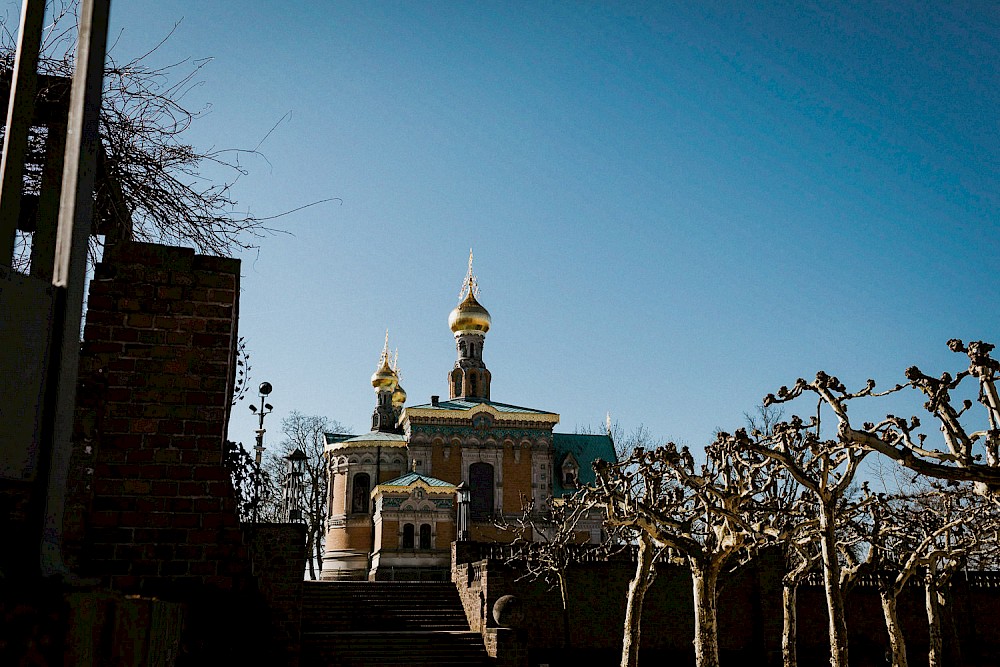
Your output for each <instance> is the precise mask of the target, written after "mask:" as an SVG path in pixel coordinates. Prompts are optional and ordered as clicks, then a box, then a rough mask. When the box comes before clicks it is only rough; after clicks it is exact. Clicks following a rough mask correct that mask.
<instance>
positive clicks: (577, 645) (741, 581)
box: [452, 543, 1000, 666]
mask: <svg viewBox="0 0 1000 667" xmlns="http://www.w3.org/2000/svg"><path fill="white" fill-rule="evenodd" d="M466 547H467V545H463V544H462V543H456V547H455V550H454V552H453V553H454V558H455V559H456V560H453V563H457V564H456V565H453V568H452V577H453V580H454V581H455V584H456V587H457V588H458V591H459V596H460V598H461V600H462V604H463V606H464V607H465V611H466V616H467V618H468V619H469V624H470V626H471V627H472V629H473V630H475V631H477V632H481V633H483V635H484V641H487V642H489V641H490V637H491V635H490V632H491V631H492V630H493V629H494V628H495V627H496V623H495V621H494V620H493V618H492V614H491V610H492V609H493V605H494V604H495V603H496V600H498V599H499V598H500V597H502V596H504V595H508V594H513V595H516V596H517V597H518V598H520V600H521V608H522V609H523V610H524V613H525V621H524V625H523V630H522V633H523V636H524V641H525V643H526V645H527V646H528V653H529V663H528V664H532V665H535V664H543V663H544V664H550V665H553V666H554V665H563V664H565V665H571V664H578V663H579V661H581V660H584V658H585V659H586V662H587V664H595V665H617V664H618V660H619V657H620V649H621V641H622V630H623V624H624V617H625V604H626V600H625V596H626V591H627V587H628V582H629V580H630V579H631V577H632V575H633V573H634V564H633V563H630V562H624V561H619V562H604V563H583V564H579V565H576V566H574V567H573V568H571V570H570V573H569V577H568V579H569V599H570V604H569V608H570V646H571V648H570V649H569V650H567V649H564V648H563V647H562V622H561V619H562V607H561V604H560V600H559V591H558V589H557V588H553V587H550V586H548V585H547V584H545V583H541V582H530V581H526V580H524V579H521V578H520V574H521V573H520V572H519V571H518V570H516V569H512V568H511V567H509V566H507V565H505V564H503V563H502V562H500V561H496V560H490V559H482V560H471V559H469V556H474V555H475V552H476V549H474V548H472V549H468V548H466ZM463 559H465V560H466V561H467V562H462V561H463ZM994 579H996V580H994ZM950 603H951V604H950V609H949V612H948V614H947V617H946V619H945V621H944V623H943V628H944V633H945V644H946V654H947V657H948V658H949V664H968V665H997V664H1000V628H998V627H997V625H996V624H995V623H993V622H992V619H993V617H994V616H995V615H996V610H997V609H1000V575H997V573H981V574H970V575H968V582H967V581H966V579H965V576H964V575H961V576H960V577H959V578H958V580H956V582H955V584H954V586H953V589H952V593H951V595H950ZM847 609H848V631H849V635H850V650H851V664H852V665H854V664H857V665H882V664H885V663H884V656H885V651H886V648H887V646H888V644H887V639H886V634H885V623H884V620H883V617H882V611H881V607H880V603H879V598H878V593H877V591H876V590H875V589H873V588H870V587H866V586H858V587H855V588H854V589H853V590H852V592H851V594H850V596H849V598H848V605H847ZM718 610H719V618H718V620H719V644H720V654H721V658H722V661H723V664H729V663H732V664H761V665H767V664H772V665H780V664H781V629H782V611H781V563H780V560H777V559H774V558H773V557H772V556H765V557H762V558H761V559H759V560H758V561H757V562H756V563H755V564H753V565H750V566H748V567H746V568H744V569H742V570H741V571H739V572H738V573H736V574H735V575H731V576H728V577H725V578H724V579H723V581H721V582H720V586H719V602H718ZM899 613H900V620H901V623H902V625H903V631H904V633H905V636H906V638H907V648H908V654H909V658H910V664H911V665H914V666H916V665H921V664H924V665H926V664H927V626H926V618H925V616H924V607H923V588H922V587H921V586H920V585H914V586H912V587H909V588H907V590H906V591H904V594H903V596H902V598H901V599H900V605H899ZM798 614H799V618H798V621H799V626H798V627H799V641H798V649H799V658H800V660H799V664H802V665H819V664H825V663H826V662H828V660H829V645H828V641H827V618H826V603H825V599H824V595H823V589H822V587H821V586H818V585H804V586H802V587H801V588H800V590H799V597H798ZM693 639H694V608H693V604H692V593H691V576H690V574H689V573H688V571H687V570H686V569H685V568H682V567H677V566H668V565H659V566H658V567H657V575H656V579H655V581H654V582H653V585H652V586H651V588H650V590H649V591H648V593H647V595H646V601H645V605H644V607H643V616H642V657H643V660H645V661H650V660H651V661H663V663H664V664H673V661H677V664H694V662H693V661H694V651H693V648H692V641H693Z"/></svg>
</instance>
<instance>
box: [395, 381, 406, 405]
mask: <svg viewBox="0 0 1000 667" xmlns="http://www.w3.org/2000/svg"><path fill="white" fill-rule="evenodd" d="M403 403H406V391H404V390H403V387H402V386H400V385H398V384H397V385H396V389H395V390H393V392H392V404H393V405H402V404H403Z"/></svg>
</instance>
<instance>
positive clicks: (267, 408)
mask: <svg viewBox="0 0 1000 667" xmlns="http://www.w3.org/2000/svg"><path fill="white" fill-rule="evenodd" d="M272 389H273V387H271V383H270V382H261V383H260V387H259V388H258V390H257V391H258V393H259V394H260V409H258V408H257V406H256V405H251V406H250V412H252V413H254V414H255V415H257V420H258V421H257V447H256V450H257V453H256V455H255V456H254V465H255V467H256V471H255V472H256V475H254V484H253V522H254V523H257V521H258V520H259V519H260V475H261V467H260V464H261V460H262V459H263V456H264V433H266V432H267V431H266V429H265V428H264V417H266V416H267V415H269V414H271V412H272V411H274V406H273V405H271V404H270V403H265V402H264V399H265V397H267V395H268V394H270V393H271V390H272Z"/></svg>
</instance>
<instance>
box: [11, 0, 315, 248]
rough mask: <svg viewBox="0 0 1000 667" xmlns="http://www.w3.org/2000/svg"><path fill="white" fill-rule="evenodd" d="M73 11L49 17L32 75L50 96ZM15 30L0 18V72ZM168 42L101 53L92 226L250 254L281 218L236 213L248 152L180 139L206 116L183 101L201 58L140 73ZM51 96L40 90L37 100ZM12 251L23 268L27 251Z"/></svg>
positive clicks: (72, 28)
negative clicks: (128, 54) (95, 220)
mask: <svg viewBox="0 0 1000 667" xmlns="http://www.w3.org/2000/svg"><path fill="white" fill-rule="evenodd" d="M77 5H78V1H77V0H63V1H57V2H56V3H55V5H54V7H53V8H52V23H51V24H50V25H49V27H48V28H47V31H46V34H45V37H44V41H43V45H42V53H41V55H40V57H39V62H38V70H39V72H40V73H41V74H43V75H48V77H49V79H48V80H49V81H53V82H54V83H53V87H54V88H65V87H66V84H65V82H67V81H68V79H69V78H70V77H71V76H72V73H73V69H74V65H75V63H74V60H75V48H76V44H75V36H76V34H77V24H76V20H77ZM17 26H18V17H17V16H10V15H7V16H4V17H0V68H3V69H8V70H9V69H11V67H12V65H13V62H14V54H15V52H16V48H17V35H16V30H17ZM168 38H169V35H168V36H167V37H166V38H164V40H162V41H161V42H160V43H159V44H157V45H155V46H154V47H153V48H152V49H151V50H150V51H148V52H147V53H144V54H142V55H139V56H138V57H135V58H132V59H130V60H128V61H125V62H121V61H118V60H116V59H115V57H114V54H113V48H112V49H110V50H109V54H108V56H107V60H106V65H105V73H104V91H103V98H102V99H103V101H102V107H101V113H100V134H101V142H102V145H103V148H104V151H103V154H102V155H100V156H99V157H100V160H99V162H100V165H99V166H100V169H99V173H98V181H97V184H96V188H95V190H96V196H97V198H98V202H99V203H101V204H102V206H100V207H99V208H101V209H103V215H104V216H105V219H104V220H102V221H101V222H102V225H101V226H102V227H103V230H104V232H106V234H107V237H106V238H107V240H108V242H109V243H110V242H113V241H115V240H130V239H132V240H138V241H154V242H161V243H168V244H180V245H186V246H191V247H194V248H195V249H197V250H199V251H200V252H204V253H209V254H215V255H229V254H231V253H233V252H234V251H237V250H240V249H246V248H252V247H255V246H254V244H255V241H256V239H259V238H261V237H262V236H264V235H268V234H271V233H274V232H275V231H277V230H275V229H273V228H270V227H269V226H268V224H267V223H268V221H269V220H273V219H275V218H277V217H280V216H281V215H284V214H285V213H281V214H278V215H273V216H265V217H260V216H257V215H254V214H252V213H250V212H249V211H247V210H239V209H238V208H237V202H236V200H235V198H234V196H233V192H232V189H233V185H234V184H235V183H236V181H237V180H238V179H239V178H240V177H241V176H242V175H244V174H246V173H247V170H246V165H245V163H246V161H247V159H248V158H249V157H251V156H253V155H259V154H258V153H257V150H256V148H254V149H251V150H241V149H217V148H199V147H195V146H193V145H191V144H189V143H188V142H187V141H186V140H185V136H186V135H185V132H186V131H187V129H188V128H189V127H191V125H192V123H193V122H195V121H196V120H197V119H198V118H199V117H201V116H202V115H203V114H205V113H206V112H207V111H208V107H207V106H206V107H204V108H201V109H192V108H191V107H190V106H188V104H187V101H186V97H187V96H188V95H189V94H190V93H191V91H192V90H193V89H194V88H195V87H196V86H198V85H199V81H198V76H199V74H200V72H201V69H202V68H203V67H204V66H205V65H207V64H208V62H210V59H202V60H192V59H185V60H182V61H180V62H176V63H172V64H168V65H165V66H154V65H151V64H149V63H150V60H152V58H151V56H152V55H153V54H154V53H155V52H156V51H157V49H159V48H160V47H161V46H162V45H163V43H164V42H165V41H166V40H167V39H168ZM67 90H68V88H67ZM57 93H58V91H55V90H51V89H45V88H42V89H41V90H39V97H40V98H44V97H46V96H49V97H51V96H52V95H53V94H57ZM59 94H61V93H59ZM279 122H280V121H279ZM265 138H266V137H265ZM38 141H39V140H38V136H37V134H36V138H35V143H38ZM42 143H43V144H44V139H42ZM258 147H259V144H258ZM39 152H41V153H44V146H42V147H41V148H40V149H39V148H37V147H36V148H35V153H36V154H37V153H39ZM25 187H26V191H27V192H29V193H35V194H37V189H38V187H39V184H38V178H37V176H34V177H33V175H32V172H31V170H30V169H29V170H28V172H27V174H26V178H25ZM324 201H328V200H324ZM314 203H320V202H314ZM309 205H312V204H309ZM289 212H290V211H289ZM286 213H288V212H286ZM94 238H95V239H96V237H94ZM22 241H23V238H22ZM94 242H96V240H95V241H94ZM20 245H21V247H20V251H21V254H20V257H21V258H22V260H23V261H25V262H26V261H27V255H26V254H25V253H24V249H25V248H26V246H27V244H26V243H25V242H22V243H21V244H20ZM92 249H93V248H92ZM92 258H93V255H92Z"/></svg>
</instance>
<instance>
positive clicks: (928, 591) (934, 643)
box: [924, 577, 943, 667]
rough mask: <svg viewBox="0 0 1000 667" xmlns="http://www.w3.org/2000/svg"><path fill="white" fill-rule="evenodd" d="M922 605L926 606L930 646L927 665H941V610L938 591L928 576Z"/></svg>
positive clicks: (933, 666) (929, 666) (931, 666)
mask: <svg viewBox="0 0 1000 667" xmlns="http://www.w3.org/2000/svg"><path fill="white" fill-rule="evenodd" d="M924 606H925V607H926V608H927V634H928V638H929V640H930V648H929V649H928V651H927V667H941V659H942V657H943V656H942V655H941V649H942V645H943V643H942V641H941V610H940V607H939V605H938V592H937V588H936V587H935V586H934V582H933V581H931V580H930V577H928V578H927V580H926V581H925V583H924Z"/></svg>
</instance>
